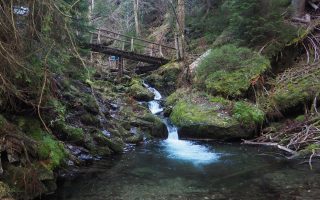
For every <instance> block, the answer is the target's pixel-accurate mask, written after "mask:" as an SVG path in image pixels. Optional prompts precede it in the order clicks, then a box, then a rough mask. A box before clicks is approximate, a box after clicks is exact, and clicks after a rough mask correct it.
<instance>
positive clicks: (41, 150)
mask: <svg viewBox="0 0 320 200" xmlns="http://www.w3.org/2000/svg"><path fill="white" fill-rule="evenodd" d="M39 142H40V145H39V146H38V154H39V156H40V158H41V159H49V163H47V168H48V169H50V170H52V169H55V168H56V167H59V166H61V165H62V164H63V162H64V161H65V159H66V158H67V153H66V150H65V148H64V146H63V144H62V143H60V142H59V141H57V140H55V139H53V138H52V136H50V135H43V136H42V138H41V140H39Z"/></svg>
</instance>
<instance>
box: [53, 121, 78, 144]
mask: <svg viewBox="0 0 320 200" xmlns="http://www.w3.org/2000/svg"><path fill="white" fill-rule="evenodd" d="M54 128H55V132H57V133H58V134H62V135H63V136H62V137H64V138H66V140H68V141H72V142H75V143H79V142H83V141H84V131H83V129H82V128H77V127H73V126H71V125H68V124H66V123H65V122H62V121H59V122H57V123H55V125H54Z"/></svg>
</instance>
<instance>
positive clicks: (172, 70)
mask: <svg viewBox="0 0 320 200" xmlns="http://www.w3.org/2000/svg"><path fill="white" fill-rule="evenodd" d="M181 71H182V70H181V67H180V65H179V63H169V64H166V65H164V66H162V67H161V68H159V69H158V70H157V71H154V72H152V74H151V75H149V76H147V77H146V82H147V83H149V84H150V85H152V86H153V87H155V88H157V89H158V90H159V91H160V92H161V93H162V94H164V95H168V94H171V93H172V92H174V91H175V90H176V86H177V81H178V78H179V75H180V73H181Z"/></svg>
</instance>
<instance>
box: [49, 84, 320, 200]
mask: <svg viewBox="0 0 320 200" xmlns="http://www.w3.org/2000/svg"><path fill="white" fill-rule="evenodd" d="M145 86H146V87H147V88H148V89H149V90H150V91H151V92H153V93H154V95H155V98H154V100H153V101H150V102H149V103H148V106H149V109H150V111H151V113H153V114H155V115H158V116H159V117H160V118H161V119H162V120H163V122H164V123H165V124H166V126H167V128H168V132H169V137H168V139H166V140H157V141H152V142H145V143H144V144H142V145H140V146H131V148H129V149H130V150H129V151H127V152H126V153H125V154H123V155H121V156H118V157H115V158H113V159H109V160H105V161H99V162H97V163H94V164H93V165H91V166H89V167H88V168H87V169H82V171H81V172H79V173H78V175H77V176H74V177H73V178H70V177H69V178H65V179H63V180H62V181H60V187H59V189H58V191H57V193H56V194H55V195H53V196H50V197H45V198H43V199H45V200H109V199H110V200H149V199H150V200H171V199H172V200H174V199H181V200H187V199H190V200H193V199H194V200H196V199H228V200H229V199H230V200H231V199H234V200H239V199H243V200H250V199H253V200H260V199H261V200H269V199H281V200H286V199H288V200H294V199H297V200H298V199H301V200H306V199H310V200H315V199H320V165H318V164H316V165H317V166H315V167H314V169H315V170H312V171H311V170H310V169H309V168H308V165H306V164H299V163H297V162H298V161H295V162H293V161H291V162H289V161H288V160H287V159H285V158H284V156H283V155H279V154H277V153H275V151H274V150H273V149H266V148H262V147H253V146H245V145H241V144H226V143H213V142H195V141H185V140H179V137H178V133H177V127H175V126H174V125H172V124H171V123H170V120H169V119H167V118H164V117H163V116H162V115H161V112H162V111H163V108H162V107H161V99H162V96H161V94H160V93H159V92H158V91H157V90H156V89H154V88H152V87H150V86H148V85H147V84H145Z"/></svg>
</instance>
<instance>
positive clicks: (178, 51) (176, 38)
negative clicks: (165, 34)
mask: <svg viewBox="0 0 320 200" xmlns="http://www.w3.org/2000/svg"><path fill="white" fill-rule="evenodd" d="M174 41H175V42H174V43H175V46H176V57H177V59H178V60H180V59H181V55H180V45H179V37H178V34H175V37H174Z"/></svg>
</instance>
